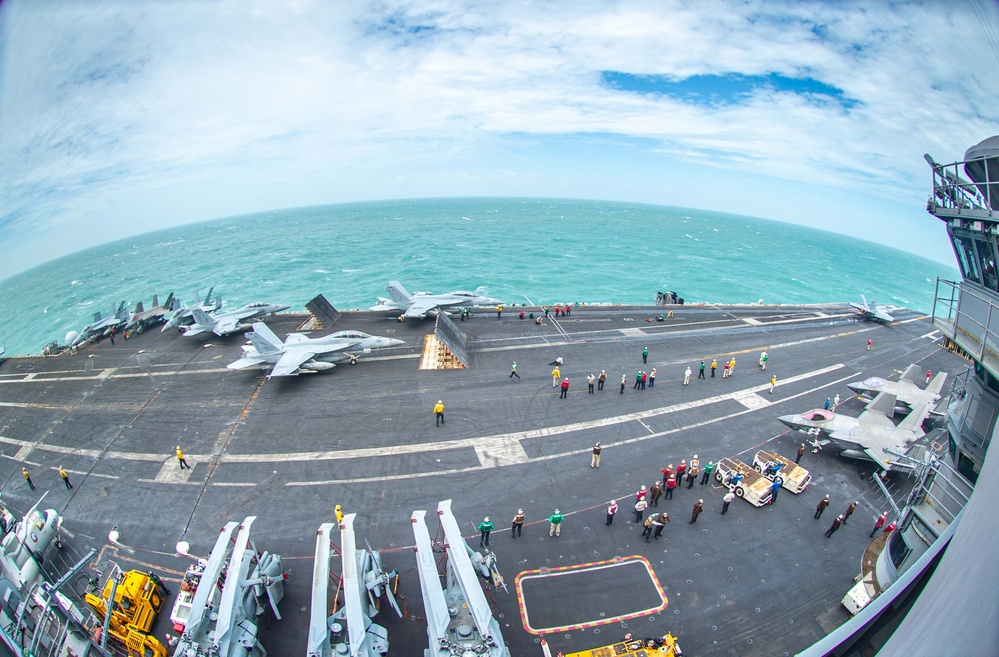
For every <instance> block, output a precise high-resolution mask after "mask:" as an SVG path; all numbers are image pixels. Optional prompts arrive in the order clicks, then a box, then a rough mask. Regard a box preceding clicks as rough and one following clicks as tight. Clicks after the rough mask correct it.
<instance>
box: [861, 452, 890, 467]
mask: <svg viewBox="0 0 999 657" xmlns="http://www.w3.org/2000/svg"><path fill="white" fill-rule="evenodd" d="M864 453H865V454H867V456H869V457H870V458H871V460H872V461H874V462H875V463H877V464H878V466H879V467H881V468H884V469H885V470H889V469H891V464H892V463H894V460H895V457H894V456H892V455H891V454H889V453H887V452H886V451H885V450H884V448H882V447H866V448H864Z"/></svg>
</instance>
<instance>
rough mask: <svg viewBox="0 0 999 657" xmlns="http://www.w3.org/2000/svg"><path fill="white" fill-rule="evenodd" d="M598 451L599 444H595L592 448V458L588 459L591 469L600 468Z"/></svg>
mask: <svg viewBox="0 0 999 657" xmlns="http://www.w3.org/2000/svg"><path fill="white" fill-rule="evenodd" d="M600 449H601V448H600V443H597V444H596V445H594V446H593V457H592V458H591V459H590V467H591V468H599V467H600Z"/></svg>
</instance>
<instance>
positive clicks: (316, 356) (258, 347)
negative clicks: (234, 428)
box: [227, 322, 404, 378]
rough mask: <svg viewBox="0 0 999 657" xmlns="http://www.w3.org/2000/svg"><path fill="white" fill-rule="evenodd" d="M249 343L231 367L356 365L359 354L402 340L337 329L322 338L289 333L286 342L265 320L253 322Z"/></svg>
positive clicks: (298, 370) (279, 369) (287, 371)
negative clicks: (344, 362)
mask: <svg viewBox="0 0 999 657" xmlns="http://www.w3.org/2000/svg"><path fill="white" fill-rule="evenodd" d="M246 337H247V339H249V341H250V344H249V345H246V346H244V347H243V357H242V358H240V359H239V360H237V361H235V362H233V363H229V365H228V366H227V367H228V368H229V369H231V370H247V369H258V368H266V367H271V368H272V369H271V373H270V374H268V375H267V377H268V378H270V377H272V376H296V375H298V374H305V373H309V372H321V371H323V370H331V369H333V368H334V367H336V363H340V362H343V361H350V363H351V364H352V365H353V364H354V363H355V362H356V361H357V357H358V356H359V355H360V354H367V353H371V350H372V349H382V348H385V347H397V346H399V345H402V344H404V343H403V341H402V340H396V339H394V338H383V337H381V336H378V335H368V334H367V333H362V332H361V331H337V332H336V333H330V334H329V335H325V336H323V337H320V338H310V337H308V336H306V335H304V334H302V333H289V334H288V337H287V338H285V341H284V342H281V340H279V339H278V337H277V335H275V334H274V331H272V330H271V329H270V327H269V326H267V325H266V324H264V323H263V322H257V323H256V324H254V325H253V330H252V331H251V332H249V333H247V334H246Z"/></svg>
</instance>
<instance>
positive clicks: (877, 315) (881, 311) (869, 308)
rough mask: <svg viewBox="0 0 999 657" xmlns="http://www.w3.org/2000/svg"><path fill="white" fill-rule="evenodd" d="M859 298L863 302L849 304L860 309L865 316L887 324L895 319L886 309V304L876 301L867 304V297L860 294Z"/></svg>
mask: <svg viewBox="0 0 999 657" xmlns="http://www.w3.org/2000/svg"><path fill="white" fill-rule="evenodd" d="M860 298H861V300H862V301H863V302H864V303H851V304H850V305H851V306H853V307H854V308H856V309H857V310H858V311H860V313H861V314H863V316H864V317H865V318H867V319H869V320H871V321H875V322H881V323H882V324H889V323H891V322H894V321H895V318H894V317H892V316H891V312H889V310H888V306H886V305H884V304H881V303H877V302H874V304H869V303H867V297H865V296H864V295H862V294H861V295H860Z"/></svg>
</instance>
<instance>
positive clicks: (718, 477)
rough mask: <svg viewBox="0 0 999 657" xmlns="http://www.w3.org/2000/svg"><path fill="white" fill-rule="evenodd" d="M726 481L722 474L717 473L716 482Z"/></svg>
mask: <svg viewBox="0 0 999 657" xmlns="http://www.w3.org/2000/svg"><path fill="white" fill-rule="evenodd" d="M724 480H725V477H724V476H722V473H721V472H716V473H715V481H718V482H721V481H724Z"/></svg>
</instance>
